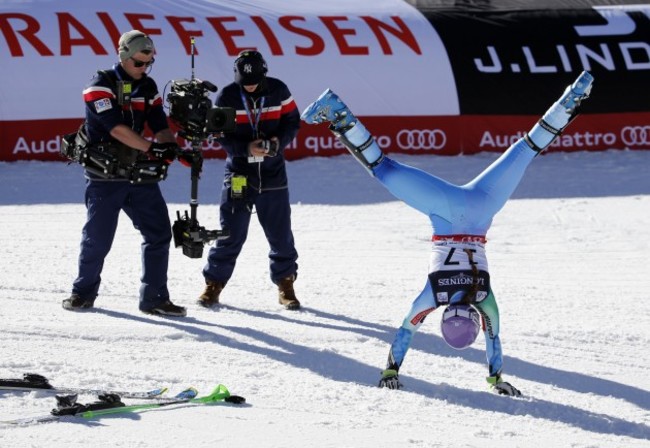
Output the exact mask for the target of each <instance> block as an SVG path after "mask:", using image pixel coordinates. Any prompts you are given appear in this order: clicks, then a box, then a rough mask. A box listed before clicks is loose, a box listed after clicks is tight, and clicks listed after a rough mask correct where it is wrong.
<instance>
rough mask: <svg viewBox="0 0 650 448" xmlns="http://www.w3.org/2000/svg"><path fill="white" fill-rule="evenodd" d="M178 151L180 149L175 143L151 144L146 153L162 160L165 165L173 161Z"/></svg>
mask: <svg viewBox="0 0 650 448" xmlns="http://www.w3.org/2000/svg"><path fill="white" fill-rule="evenodd" d="M179 151H180V149H179V148H178V145H177V144H176V143H156V142H152V143H151V145H150V146H149V149H148V150H147V153H149V154H151V155H153V156H154V157H155V158H157V159H160V160H164V161H165V163H167V164H170V163H172V162H173V161H174V159H175V158H176V154H177V153H178V152H179Z"/></svg>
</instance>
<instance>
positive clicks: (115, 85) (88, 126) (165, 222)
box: [62, 30, 186, 316]
mask: <svg viewBox="0 0 650 448" xmlns="http://www.w3.org/2000/svg"><path fill="white" fill-rule="evenodd" d="M118 52H119V57H120V62H118V63H116V64H115V65H114V66H113V67H112V68H111V69H109V70H104V71H100V72H97V74H96V75H95V76H94V77H93V79H92V80H91V82H90V84H89V85H88V86H87V87H86V89H85V90H84V91H83V98H84V102H85V103H86V121H85V122H84V126H83V134H85V140H86V141H87V147H88V148H94V149H95V150H96V151H97V154H98V155H100V156H101V155H105V156H106V157H111V159H110V160H113V161H117V165H118V167H119V168H118V169H116V170H114V171H113V170H108V169H105V171H102V169H99V170H92V169H91V168H90V164H87V165H86V178H87V179H88V180H87V183H86V195H85V201H86V208H87V209H88V212H87V221H86V224H85V225H84V228H83V234H82V238H81V253H80V254H79V275H78V277H77V278H76V280H75V281H74V283H73V286H72V294H71V296H70V298H68V299H65V300H64V301H63V303H62V305H63V308H64V309H66V310H69V311H79V310H84V309H88V308H92V307H93V305H94V302H95V299H96V297H97V293H98V290H99V286H100V283H101V272H102V269H103V267H104V259H105V258H106V256H107V255H108V253H109V251H110V249H111V245H112V243H113V238H114V237H115V231H116V229H117V223H118V217H119V214H120V211H121V210H124V212H125V213H126V214H127V216H128V217H129V218H130V219H131V221H132V222H133V226H134V227H135V228H136V229H138V230H139V231H140V233H141V234H142V237H143V243H142V277H141V286H140V303H139V308H140V311H142V312H144V313H147V314H156V315H165V316H185V315H186V310H185V308H183V307H181V306H177V305H175V304H174V303H172V302H171V300H170V299H169V291H168V290H167V267H168V260H169V244H170V241H171V225H170V222H169V214H168V212H167V204H166V203H165V200H164V199H163V196H162V194H161V191H160V187H159V186H158V184H157V181H158V180H160V179H161V178H164V176H159V177H157V178H152V179H149V181H148V182H143V181H142V175H141V174H137V175H136V176H135V177H132V176H131V174H133V172H134V171H133V169H132V167H134V166H137V163H140V162H141V163H144V164H148V165H149V166H151V162H150V161H154V162H155V161H159V163H158V165H157V166H160V167H161V168H162V169H163V172H166V164H169V163H171V161H173V160H174V158H175V156H176V154H177V149H178V146H177V144H176V139H175V138H174V134H172V132H171V130H170V129H169V125H168V123H167V117H166V116H165V112H164V110H163V107H162V99H161V97H160V94H159V93H158V88H157V86H156V83H155V81H154V80H153V79H152V78H149V77H148V76H147V71H148V70H149V69H150V68H151V66H152V65H153V63H154V52H155V49H154V45H153V41H152V40H151V39H150V38H149V37H148V36H147V35H146V34H144V33H143V32H141V31H138V30H132V31H129V32H126V33H124V34H123V35H122V36H121V38H120V40H119V43H118ZM145 125H146V126H148V127H149V129H150V130H151V131H152V133H153V135H154V138H155V139H156V142H155V143H152V142H150V141H149V140H146V139H145V138H144V137H143V136H142V134H143V131H144V128H145ZM107 160H108V159H107ZM109 165H112V162H111V163H110V164H109ZM105 173H109V175H105Z"/></svg>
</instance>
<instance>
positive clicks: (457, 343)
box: [440, 305, 481, 350]
mask: <svg viewBox="0 0 650 448" xmlns="http://www.w3.org/2000/svg"><path fill="white" fill-rule="evenodd" d="M480 322H481V317H480V316H479V314H478V311H476V310H475V309H474V307H472V306H470V305H449V306H448V307H447V308H446V309H445V311H444V312H443V313H442V321H441V322H440V329H441V330H442V336H443V337H444V338H445V342H446V343H447V344H449V346H450V347H452V348H455V349H456V350H463V349H465V348H467V347H469V346H470V345H472V344H473V343H474V341H475V340H476V336H478V332H479V330H480V329H481V323H480Z"/></svg>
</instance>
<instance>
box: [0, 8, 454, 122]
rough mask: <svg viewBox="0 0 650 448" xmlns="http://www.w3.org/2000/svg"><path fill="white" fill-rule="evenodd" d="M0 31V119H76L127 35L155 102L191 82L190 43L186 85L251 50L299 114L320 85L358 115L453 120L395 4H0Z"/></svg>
mask: <svg viewBox="0 0 650 448" xmlns="http://www.w3.org/2000/svg"><path fill="white" fill-rule="evenodd" d="M0 26H1V27H2V34H1V36H0V38H1V39H2V40H0V58H1V60H2V70H1V71H0V121H3V120H37V119H52V118H76V117H82V116H83V102H82V99H81V91H82V90H83V87H84V85H85V84H86V83H87V82H88V81H89V79H90V78H91V77H92V76H93V75H94V74H95V72H96V71H97V70H100V69H106V68H110V67H111V65H112V64H113V63H114V62H116V61H117V60H118V57H117V51H116V47H117V40H118V39H119V36H120V34H122V33H123V32H125V31H128V30H130V29H139V30H141V31H143V32H145V33H147V34H148V35H149V36H150V37H151V38H152V39H153V41H154V43H155V45H156V63H155V65H154V66H153V70H152V71H151V73H150V76H151V77H153V78H154V79H155V80H156V82H157V83H158V86H159V89H160V90H161V92H162V90H163V88H164V86H165V84H166V83H167V82H168V81H169V80H171V79H179V78H189V77H190V75H191V69H190V66H191V63H190V59H191V58H190V54H189V53H190V38H191V37H195V39H196V49H197V53H198V54H197V55H196V57H195V74H196V77H198V78H200V79H207V80H209V81H212V82H213V83H215V84H216V85H217V86H224V85H226V84H227V83H230V82H232V80H233V61H234V58H235V56H236V55H237V54H238V53H239V51H241V50H243V49H247V48H254V49H257V50H258V51H260V52H262V54H263V55H264V56H265V58H266V61H267V63H268V66H269V76H274V77H277V78H280V79H282V80H283V81H285V83H286V84H287V85H288V86H289V88H290V89H291V91H292V93H293V95H294V98H295V99H296V101H297V103H298V106H299V107H300V108H304V107H305V106H306V105H307V104H308V103H309V102H311V101H312V100H313V99H315V98H316V97H317V96H318V95H319V94H320V93H321V92H322V91H323V90H324V89H325V88H327V87H330V88H332V89H333V90H335V91H337V92H338V93H339V94H340V95H341V96H342V97H344V98H345V99H346V101H347V102H349V103H350V104H353V105H354V108H355V111H356V112H357V113H358V114H360V115H453V114H458V101H457V97H456V89H455V85H454V78H453V74H452V72H451V67H450V64H449V62H448V61H447V60H446V59H445V54H446V53H445V49H444V46H443V44H442V42H441V40H440V38H439V37H438V36H437V35H436V33H435V31H434V29H433V28H432V27H431V25H430V24H429V23H428V22H427V20H426V19H425V18H424V17H423V16H422V14H420V13H419V12H418V11H417V10H416V9H415V8H413V7H411V6H410V5H408V4H407V3H405V2H404V1H402V0H360V1H359V0H357V1H354V2H351V1H348V0H328V1H324V2H323V1H320V2H319V1H304V0H282V1H277V0H257V1H255V2H241V1H225V0H192V1H176V0H173V1H171V0H155V1H153V0H152V1H145V0H128V1H124V0H111V1H100V0H84V1H78V0H56V1H54V0H33V1H29V2H16V1H0ZM387 67H393V68H398V69H397V70H395V69H392V70H387ZM425 99H428V100H425ZM433 99H435V100H433Z"/></svg>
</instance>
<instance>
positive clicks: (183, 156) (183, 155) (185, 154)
mask: <svg viewBox="0 0 650 448" xmlns="http://www.w3.org/2000/svg"><path fill="white" fill-rule="evenodd" d="M178 161H179V162H181V163H182V164H183V165H185V166H187V167H191V166H192V163H193V162H194V152H193V151H180V152H179V153H178Z"/></svg>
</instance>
